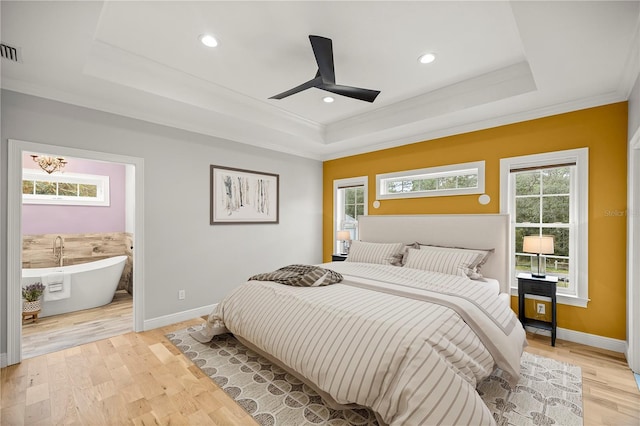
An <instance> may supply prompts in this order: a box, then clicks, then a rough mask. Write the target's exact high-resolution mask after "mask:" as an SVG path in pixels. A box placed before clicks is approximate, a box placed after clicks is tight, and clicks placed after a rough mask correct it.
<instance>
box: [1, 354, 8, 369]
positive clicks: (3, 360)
mask: <svg viewBox="0 0 640 426" xmlns="http://www.w3.org/2000/svg"><path fill="white" fill-rule="evenodd" d="M6 366H7V353H6V352H3V353H1V354H0V368H5V367H6Z"/></svg>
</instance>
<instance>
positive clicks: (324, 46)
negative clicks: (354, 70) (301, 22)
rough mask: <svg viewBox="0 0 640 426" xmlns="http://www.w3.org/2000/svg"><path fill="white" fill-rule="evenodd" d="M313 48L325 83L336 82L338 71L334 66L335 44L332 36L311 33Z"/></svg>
mask: <svg viewBox="0 0 640 426" xmlns="http://www.w3.org/2000/svg"><path fill="white" fill-rule="evenodd" d="M309 41H311V48H313V54H314V55H315V57H316V62H317V63H318V73H319V74H320V76H321V77H322V81H323V82H324V83H330V84H334V83H335V82H336V73H335V70H334V68H333V44H332V42H331V39H330V38H326V37H321V36H316V35H310V36H309Z"/></svg>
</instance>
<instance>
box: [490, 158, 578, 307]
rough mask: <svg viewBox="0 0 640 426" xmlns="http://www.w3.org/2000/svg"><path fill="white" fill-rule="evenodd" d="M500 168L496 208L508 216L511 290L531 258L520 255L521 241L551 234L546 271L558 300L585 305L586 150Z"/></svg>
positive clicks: (514, 160)
mask: <svg viewBox="0 0 640 426" xmlns="http://www.w3.org/2000/svg"><path fill="white" fill-rule="evenodd" d="M500 167H501V182H502V183H501V197H500V198H501V210H502V211H503V212H505V213H509V215H510V216H511V233H510V235H511V238H512V240H511V259H512V262H511V268H512V269H511V272H512V274H511V276H512V287H514V286H515V285H516V282H517V281H516V279H515V277H516V275H517V274H518V273H519V272H529V271H530V270H531V260H532V257H534V256H535V255H532V254H529V253H523V252H522V241H523V238H524V237H525V236H527V235H551V236H553V237H554V253H553V254H551V255H546V270H547V274H550V275H555V276H557V277H558V290H557V292H558V300H559V302H560V303H565V304H571V305H577V306H586V303H587V300H588V297H587V293H588V281H587V261H588V256H587V253H588V247H587V241H588V240H587V218H588V209H587V206H588V204H587V195H588V170H587V167H588V150H587V149H586V148H584V149H577V150H570V151H560V152H556V153H553V152H552V153H545V154H538V155H530V156H524V157H515V158H507V159H503V160H501V162H500Z"/></svg>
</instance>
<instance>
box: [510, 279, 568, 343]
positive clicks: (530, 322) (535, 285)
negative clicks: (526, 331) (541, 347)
mask: <svg viewBox="0 0 640 426" xmlns="http://www.w3.org/2000/svg"><path fill="white" fill-rule="evenodd" d="M557 284H558V277H554V276H549V275H547V276H546V277H544V278H537V277H533V276H531V274H527V273H520V274H518V318H519V319H520V322H521V323H522V325H523V326H530V327H537V328H541V329H543V330H549V331H551V346H555V345H556V325H557V324H556V287H557ZM525 294H531V295H534V296H544V297H549V298H551V322H549V321H541V320H537V319H532V318H527V317H525V316H524V299H525V297H524V295H525Z"/></svg>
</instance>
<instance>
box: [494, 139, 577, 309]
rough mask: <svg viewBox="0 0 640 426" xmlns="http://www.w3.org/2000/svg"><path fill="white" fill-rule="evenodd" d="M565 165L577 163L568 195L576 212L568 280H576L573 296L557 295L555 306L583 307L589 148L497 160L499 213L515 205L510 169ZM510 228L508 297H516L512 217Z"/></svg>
mask: <svg viewBox="0 0 640 426" xmlns="http://www.w3.org/2000/svg"><path fill="white" fill-rule="evenodd" d="M567 163H575V164H576V173H575V177H574V178H573V179H572V181H571V186H572V187H571V192H572V197H575V198H573V200H575V209H573V211H572V214H574V216H573V217H572V218H571V222H572V225H571V227H570V237H569V252H570V253H573V255H572V256H571V262H570V266H569V268H570V271H569V274H570V277H571V278H570V279H571V280H574V281H575V294H567V293H563V292H562V291H559V292H558V293H557V299H558V303H561V304H565V305H572V306H579V307H583V308H584V307H586V306H587V303H588V302H589V276H588V270H589V267H588V264H589V235H588V232H589V226H588V225H589V149H588V148H578V149H570V150H566V151H555V152H545V153H542V154H532V155H523V156H520V157H510V158H502V159H501V160H500V212H501V213H505V214H510V213H511V211H510V208H511V206H513V205H514V203H515V201H514V191H513V184H514V177H513V173H511V170H516V169H524V168H536V167H549V166H554V165H561V164H567ZM510 223H511V226H510V229H509V256H510V261H509V265H510V270H509V277H510V280H511V282H510V283H509V286H510V288H511V295H512V296H517V295H518V283H517V280H516V279H515V247H513V238H514V234H513V233H514V226H515V217H514V216H513V215H511V219H510Z"/></svg>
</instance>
